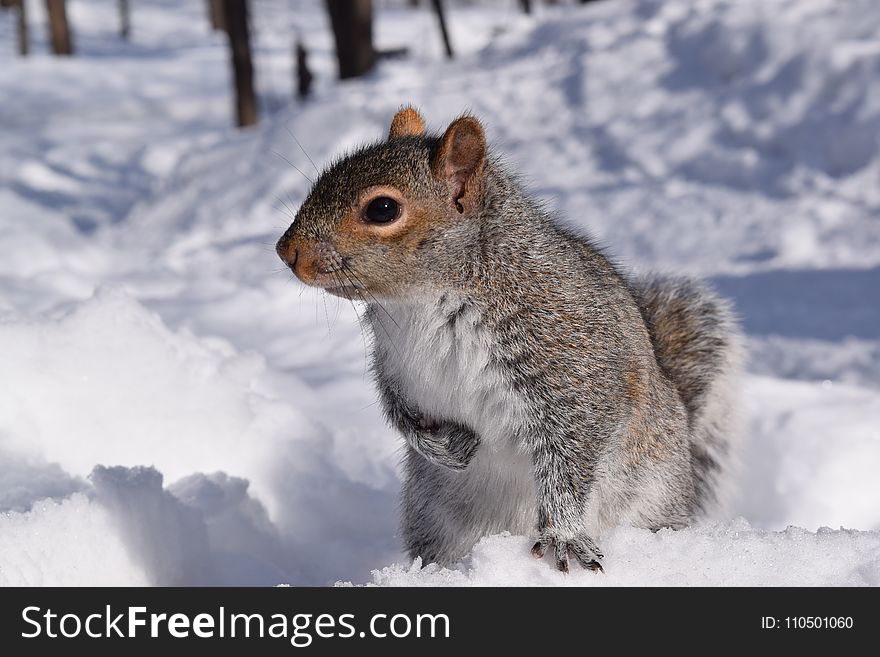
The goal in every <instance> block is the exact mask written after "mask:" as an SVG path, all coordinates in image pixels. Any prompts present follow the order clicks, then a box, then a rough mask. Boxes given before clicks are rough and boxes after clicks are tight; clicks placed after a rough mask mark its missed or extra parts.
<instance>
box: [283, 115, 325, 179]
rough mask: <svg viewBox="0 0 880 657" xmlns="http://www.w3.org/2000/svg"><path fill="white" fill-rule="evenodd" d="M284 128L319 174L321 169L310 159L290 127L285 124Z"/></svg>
mask: <svg viewBox="0 0 880 657" xmlns="http://www.w3.org/2000/svg"><path fill="white" fill-rule="evenodd" d="M284 129H285V130H287V134H289V135H290V136H291V137H293V141H295V142H296V145H297V146H299V150H301V151H302V152H303V155H305V156H306V158H307V159H308V161H309V162H311V163H312V166H313V167H314V168H315V173H317V174H318V175H321V171H320V170H319V169H318V166H317V165H316V164H315V162H314V160H312V158H311V157H309V154H308V153H306V149H305V148H303V146H302V144H300V143H299V139H297V138H296V135H295V134H293V132H292V131H291V129H290V128H288V127H287V126H284Z"/></svg>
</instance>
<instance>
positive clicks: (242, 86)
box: [223, 0, 257, 128]
mask: <svg viewBox="0 0 880 657" xmlns="http://www.w3.org/2000/svg"><path fill="white" fill-rule="evenodd" d="M223 18H224V21H225V23H226V33H227V34H228V35H229V51H230V53H231V54H232V71H233V74H234V77H235V106H236V112H237V116H238V125H239V126H240V127H242V128H243V127H245V126H249V125H254V124H255V123H256V122H257V96H256V94H255V93H254V67H253V64H252V63H251V40H250V33H249V30H248V7H247V0H223Z"/></svg>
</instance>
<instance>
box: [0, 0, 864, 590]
mask: <svg viewBox="0 0 880 657" xmlns="http://www.w3.org/2000/svg"><path fill="white" fill-rule="evenodd" d="M407 103H413V104H415V105H416V106H418V107H419V108H420V109H421V111H422V113H423V115H424V116H425V118H426V119H427V121H428V123H429V129H431V130H434V131H438V132H439V131H441V130H442V129H443V128H444V127H445V125H446V124H447V123H448V122H449V121H450V120H452V119H453V118H454V117H455V116H457V115H458V114H460V113H461V112H463V111H470V112H473V113H475V114H476V115H477V116H479V117H480V118H481V119H482V120H483V122H484V124H485V125H486V128H487V132H488V134H489V137H490V139H491V141H492V144H493V145H494V148H495V149H496V150H497V152H498V153H500V154H503V156H504V157H505V159H506V160H507V161H508V163H509V165H510V166H511V167H512V168H514V169H516V170H518V171H520V172H521V173H522V174H523V179H524V181H525V184H526V185H527V186H528V188H529V189H530V190H531V191H532V192H533V193H534V194H535V195H536V196H538V197H540V198H541V199H543V200H545V201H546V202H547V204H548V207H550V208H551V209H552V210H553V211H554V212H556V213H557V214H558V216H559V218H560V221H564V222H570V223H571V224H573V225H575V226H577V227H578V229H579V230H584V231H587V232H589V233H590V234H592V235H593V236H594V237H595V238H596V239H597V240H598V241H599V242H600V243H601V244H602V245H603V246H605V247H606V248H607V249H608V251H609V252H610V253H611V254H613V255H614V256H615V258H616V259H617V261H618V262H620V263H621V265H622V266H624V267H625V268H627V269H630V270H637V271H645V270H659V271H664V272H667V273H676V274H688V275H697V276H702V277H706V278H708V279H709V280H710V281H711V282H712V284H714V285H715V287H716V288H718V290H719V291H720V292H722V293H723V294H725V295H727V296H729V297H731V298H732V299H733V300H734V301H735V303H736V306H737V309H738V312H739V314H740V316H741V318H742V322H743V325H744V327H745V330H746V332H747V334H748V348H749V361H748V364H747V374H746V376H745V378H744V381H743V385H742V398H743V409H744V410H743V425H744V434H745V440H744V443H745V444H744V449H743V459H742V461H743V464H742V469H741V473H740V475H739V476H738V479H737V480H736V481H735V482H734V487H733V488H734V490H733V492H732V499H731V504H730V508H729V509H728V514H727V516H726V518H728V519H729V518H734V517H737V516H742V518H744V520H740V521H737V522H738V523H739V524H736V523H734V524H729V522H728V520H724V519H722V522H723V523H727V524H721V525H719V526H718V527H717V528H716V529H715V530H713V531H714V532H715V533H712V532H708V533H704V534H699V536H697V538H699V539H700V540H701V541H702V542H699V541H697V540H696V539H695V538H694V537H693V536H692V535H690V534H688V533H687V532H684V533H680V534H677V535H676V536H673V537H672V538H665V539H662V540H666V541H671V542H672V543H670V545H671V546H672V547H670V546H669V545H667V546H666V547H667V548H668V549H670V550H673V552H672V553H671V555H672V556H671V557H670V554H667V555H666V556H667V557H670V558H667V559H665V563H666V564H667V565H666V566H665V571H664V573H662V574H658V573H656V572H654V571H653V570H652V569H650V568H648V567H647V566H643V565H641V561H640V560H639V559H638V558H637V557H638V555H640V554H643V553H645V551H650V550H651V549H653V548H652V547H651V546H652V545H654V544H653V543H652V542H651V541H653V540H655V539H653V538H651V535H647V536H642V535H641V534H639V533H634V534H625V535H623V534H621V535H620V536H619V537H618V538H614V537H612V538H610V539H608V540H609V541H610V545H611V546H612V548H613V547H614V546H615V545H616V549H610V550H609V545H608V544H606V552H608V553H609V554H617V555H619V556H618V557H613V556H610V557H609V558H610V559H614V558H618V559H622V560H624V561H626V560H627V559H629V558H630V557H632V559H631V562H629V561H626V563H627V567H626V568H625V569H624V568H619V569H618V572H622V571H623V570H625V571H626V573H627V576H628V577H629V578H630V579H628V580H626V583H630V584H640V583H657V582H660V581H661V580H658V579H657V578H663V577H666V578H669V583H686V582H694V581H697V582H702V583H707V580H699V579H698V580H694V579H693V577H694V574H693V573H694V571H695V569H694V568H693V566H694V561H695V560H697V561H700V562H701V563H702V565H703V566H704V567H703V568H701V569H698V570H699V572H701V573H703V575H702V576H705V577H710V579H709V580H708V582H716V583H718V582H721V583H724V582H727V583H730V582H731V581H733V580H731V579H730V578H731V577H733V578H734V580H735V581H737V582H740V583H742V582H747V583H748V582H751V583H773V582H777V583H804V582H805V580H803V579H798V580H785V579H784V577H785V572H786V570H785V569H784V568H782V569H780V568H779V567H778V561H773V559H775V558H777V557H778V556H779V555H778V554H777V553H775V552H772V550H775V549H777V547H778V546H779V545H788V544H789V543H791V544H792V545H794V544H797V545H805V544H807V543H809V542H810V541H814V540H818V539H817V538H816V537H817V535H815V534H806V533H804V534H803V535H801V534H788V533H783V534H768V533H767V532H770V531H776V530H783V529H784V528H785V527H786V526H788V525H797V526H799V527H802V528H804V529H806V530H808V531H809V532H815V531H816V530H817V529H818V528H820V527H822V526H831V527H834V528H835V529H837V528H840V527H841V526H843V527H846V528H852V529H857V530H874V531H876V530H878V529H880V488H878V485H877V482H876V473H877V472H878V471H880V291H878V290H880V141H878V135H880V5H878V3H877V2H876V0H772V1H769V2H768V1H766V0H594V1H592V2H585V3H582V2H575V1H571V0H569V1H568V2H566V1H565V0H559V1H558V2H542V1H539V0H532V1H531V2H525V1H515V0H471V1H466V0H441V1H431V0H420V1H416V2H412V1H409V0H373V1H372V2H371V1H370V0H328V1H326V2H323V1H319V0H297V1H294V0H183V1H178V2H172V1H170V0H128V1H114V0H66V1H65V0H23V1H22V0H2V1H0V513H2V515H0V583H5V584H83V583H88V584H99V583H108V584H120V583H121V584H136V583H148V584H214V583H227V584H243V583H246V584H273V583H279V582H289V583H308V584H326V583H332V582H334V581H337V580H351V581H354V582H364V581H368V580H370V578H371V575H370V571H371V569H377V568H381V567H383V566H386V565H388V564H391V563H394V562H400V563H404V564H405V559H404V557H403V555H402V554H401V552H400V546H399V543H398V539H397V536H396V531H397V529H396V527H397V518H396V495H397V489H398V485H399V483H398V460H399V457H400V443H399V439H398V438H397V437H396V436H395V435H394V433H393V432H392V431H390V430H389V429H388V428H387V427H386V426H385V424H384V422H383V421H382V418H381V417H380V413H379V410H378V408H377V407H376V403H375V393H374V391H373V388H372V385H371V381H370V376H369V372H368V362H367V356H366V350H367V347H368V340H369V337H368V336H364V335H362V334H361V331H360V327H359V318H358V313H359V312H362V309H361V308H357V307H353V306H351V305H349V304H347V303H346V302H344V301H342V300H339V299H335V298H325V297H323V296H322V295H321V294H320V293H318V292H316V291H315V290H312V289H306V288H304V287H303V286H301V285H300V284H299V283H298V282H297V281H294V280H292V276H291V275H290V273H289V272H287V271H286V270H285V269H284V268H283V266H282V264H281V262H280V261H278V259H277V257H276V255H275V253H274V243H275V241H276V240H277V238H278V237H279V236H280V235H281V233H282V232H283V231H284V230H285V229H286V227H287V226H288V225H289V223H290V221H291V220H292V215H293V214H294V213H295V211H296V209H297V207H298V205H299V203H300V202H301V201H302V199H303V198H304V196H305V194H306V193H307V192H308V189H309V186H310V184H311V183H310V181H311V180H313V179H314V178H315V176H316V175H318V171H319V170H320V169H322V168H323V167H324V166H326V165H327V164H329V163H330V162H331V161H332V160H333V159H334V158H335V157H338V156H339V155H340V154H342V153H344V152H345V151H346V150H348V149H351V148H353V147H355V146H357V145H359V144H363V143H366V142H369V141H373V140H376V139H381V138H382V137H383V136H384V135H385V134H387V130H388V126H389V124H390V120H391V118H392V116H393V114H394V112H395V111H396V110H397V108H398V107H399V106H400V105H401V104H407ZM707 531H708V530H707ZM744 532H745V533H748V532H754V534H750V535H753V536H754V537H755V541H756V542H755V544H754V546H752V547H751V548H750V549H751V550H752V552H751V553H750V554H752V555H756V554H757V555H759V556H753V558H752V560H751V561H749V562H748V563H746V564H744V565H743V570H742V572H739V571H736V569H735V568H733V569H731V568H732V566H731V564H730V562H729V560H728V559H727V557H728V556H729V554H730V549H731V546H732V545H735V544H734V543H732V542H731V541H734V538H733V537H740V536H743V535H744ZM780 536H781V537H782V538H779V537H780ZM804 536H806V538H804ZM834 536H836V537H837V538H834V539H833V540H835V541H840V543H839V544H838V543H835V544H834V545H835V546H837V547H835V550H839V552H837V554H838V557H839V558H838V559H837V560H836V561H835V565H834V566H833V567H827V568H826V567H823V568H821V569H815V568H809V569H807V568H805V569H804V571H803V572H801V573H799V575H798V576H799V577H803V578H810V577H830V578H833V579H832V581H834V582H836V583H841V582H844V583H864V582H866V581H867V582H868V583H872V582H873V583H875V584H880V565H878V563H880V562H877V560H876V557H870V558H868V557H864V559H868V561H867V562H869V563H872V564H873V566H871V567H867V566H865V563H866V562H865V561H864V559H862V557H863V556H864V555H865V554H868V553H869V552H870V550H875V549H876V547H877V546H876V545H875V543H876V542H877V540H878V539H877V538H876V534H875V533H871V534H869V533H861V534H860V533H858V532H856V533H853V534H852V536H853V537H854V538H851V539H850V538H846V537H849V536H850V534H834ZM773 537H776V538H773ZM799 537H800V538H799ZM866 537H867V538H866ZM510 540H515V539H510ZM657 540H660V539H657ZM737 540H738V539H737ZM827 540H832V539H831V538H829V539H827ZM615 541H616V542H615ZM860 541H861V542H860ZM866 541H867V543H866ZM871 541H874V543H871ZM810 544H811V543H810ZM868 544H870V545H869V547H870V546H873V547H870V550H869V549H868V547H864V546H865V545H868ZM505 545H506V544H503V541H502V544H498V545H496V544H495V543H492V544H491V545H490V547H489V548H487V549H486V550H484V552H483V553H481V554H482V560H479V559H478V560H476V561H475V563H479V564H482V565H480V566H479V567H480V568H489V570H490V571H491V568H490V567H489V566H486V564H487V563H488V564H492V563H502V564H508V565H509V567H508V570H509V571H511V572H520V571H519V570H518V569H520V568H522V569H525V566H523V565H522V564H519V563H518V562H516V563H514V561H515V557H512V556H510V555H509V554H508V551H505V550H507V548H506V547H505ZM517 545H518V544H517ZM823 545H825V544H823ZM699 546H702V547H699ZM768 546H770V547H768ZM772 546H777V547H772ZM858 546H863V547H858ZM780 549H781V548H780ZM792 549H794V548H792ZM823 549H827V547H826V548H823ZM674 550H679V552H677V553H676V552H675V551H674ZM761 550H769V552H767V553H766V554H765V553H764V552H761ZM847 550H849V552H848V551H847ZM859 550H862V551H861V552H860V551H859ZM512 553H515V554H519V552H518V551H517V550H514V551H513V552H512ZM871 554H873V552H871ZM760 555H763V556H760ZM774 555H775V556H774ZM859 555H862V557H860V556H859ZM860 559H861V560H860ZM715 560H717V561H715ZM789 561H791V562H794V561H796V559H794V558H792V559H790V560H789ZM805 563H806V562H805ZM510 564H513V565H510ZM713 564H715V565H717V570H712V567H713ZM611 565H612V566H613V563H612V564H611ZM470 567H471V568H478V566H474V565H473V564H471V566H470ZM400 568H403V570H400V569H399V568H398V570H393V569H392V571H388V569H386V570H385V571H381V572H379V573H378V574H377V573H374V574H373V575H372V578H373V580H374V581H377V582H380V583H382V582H386V583H387V582H388V581H389V580H388V573H389V572H392V573H398V574H400V573H404V574H405V573H406V572H407V568H408V566H407V565H404V566H402V567H400ZM606 570H607V571H613V570H614V569H613V568H609V567H608V566H606ZM467 572H471V571H467ZM521 572H526V571H525V570H522V571H521ZM707 572H708V573H712V572H714V573H715V575H712V576H709V575H705V573H707ZM383 573H384V574H383ZM528 573H530V574H529V575H524V577H534V578H538V579H536V580H534V581H541V582H543V583H548V582H549V581H550V580H547V581H545V580H542V579H540V578H543V577H550V575H547V574H545V573H543V571H540V572H539V571H535V572H532V571H531V570H530V571H528ZM535 573H538V574H535ZM469 576H470V575H468V577H469ZM401 577H403V576H402V575H401ZM711 577H717V579H715V580H712V579H711ZM725 577H726V578H728V579H725ZM750 577H751V578H752V579H749V578H750ZM383 578H384V579H383ZM737 578H739V579H737ZM774 578H777V579H774ZM778 578H783V579H778ZM872 578H873V579H872ZM404 579H405V578H404ZM479 581H484V582H485V581H494V580H479ZM515 581H516V580H515ZM622 581H623V580H616V579H614V578H613V577H612V576H609V578H608V582H610V583H615V582H617V583H620V582H622ZM821 581H825V580H821ZM395 582H397V583H400V580H395ZM817 582H820V580H817ZM435 583H436V582H435Z"/></svg>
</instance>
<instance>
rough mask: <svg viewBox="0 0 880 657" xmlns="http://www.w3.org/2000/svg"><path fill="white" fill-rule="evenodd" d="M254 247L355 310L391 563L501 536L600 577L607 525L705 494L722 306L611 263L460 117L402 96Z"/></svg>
mask: <svg viewBox="0 0 880 657" xmlns="http://www.w3.org/2000/svg"><path fill="white" fill-rule="evenodd" d="M276 250H277V252H278V254H279V256H280V257H281V259H282V260H283V261H284V262H285V263H286V264H287V265H288V266H289V267H290V268H291V269H292V270H293V272H294V273H295V275H296V276H297V277H298V278H299V279H300V280H301V281H302V282H304V283H306V284H308V285H312V286H317V287H319V288H323V289H324V290H326V291H327V292H329V293H330V294H333V295H336V296H339V297H343V298H346V299H350V300H357V301H363V302H365V304H366V313H365V317H366V322H365V324H367V325H368V326H369V328H370V330H371V333H372V337H373V340H372V362H373V367H372V370H373V373H374V377H375V381H376V384H377V386H378V390H379V393H380V396H381V402H382V407H383V410H384V413H385V416H386V417H387V420H388V421H389V423H390V424H391V425H393V426H394V427H395V428H396V429H397V430H398V431H399V432H400V433H401V434H402V435H403V437H404V438H405V440H406V445H407V447H406V454H405V456H404V462H403V468H404V480H403V484H402V493H401V494H402V504H401V507H402V537H403V540H404V542H405V545H406V548H407V549H408V551H409V554H410V556H411V557H412V558H416V557H421V559H422V563H423V564H427V563H430V562H436V563H439V564H441V565H448V564H451V563H455V562H456V561H459V560H460V559H461V558H463V557H464V556H466V555H467V554H468V552H469V551H470V549H471V548H472V547H473V546H474V544H475V543H476V542H477V541H478V540H479V539H480V538H482V537H483V536H486V535H489V534H493V533H499V532H503V531H509V532H511V533H513V534H526V535H529V534H531V535H532V536H533V537H534V539H535V543H534V547H533V548H532V554H533V555H534V556H536V557H538V558H540V557H543V556H544V555H545V554H547V555H548V556H550V557H551V558H552V559H553V563H554V565H555V567H556V568H557V569H558V570H561V571H563V572H568V570H569V560H570V558H574V559H575V560H576V561H577V562H578V563H579V564H580V565H581V566H582V567H584V568H586V569H589V570H593V571H601V570H603V567H602V559H603V555H602V552H601V550H600V548H599V546H598V545H597V543H596V540H597V539H598V538H599V537H601V536H602V535H603V533H604V532H605V531H606V530H608V529H610V528H611V527H614V526H616V525H618V524H629V525H632V526H636V527H643V528H649V529H651V530H655V531H656V530H659V529H661V528H664V527H669V528H674V529H675V528H682V527H685V526H686V525H688V524H689V523H691V522H692V521H693V520H695V519H696V518H698V517H700V516H701V515H702V514H705V513H706V512H708V511H709V510H711V509H713V508H715V507H716V506H717V504H718V502H719V497H720V491H721V489H722V485H723V482H724V479H725V476H726V475H727V474H728V471H729V470H730V469H731V467H732V465H733V463H734V462H735V451H736V450H735V448H736V444H737V440H736V436H737V431H736V413H735V410H736V408H735V407H736V403H735V397H736V395H735V384H736V379H737V374H738V369H739V362H740V352H741V344H742V339H741V335H740V332H739V330H738V327H737V324H736V321H735V319H734V317H733V312H732V309H731V307H730V305H729V304H728V303H727V302H726V301H724V300H722V299H720V298H718V297H717V296H715V295H714V293H713V292H712V291H710V290H709V289H708V288H706V287H705V286H704V285H702V284H700V283H697V282H693V281H690V280H686V279H674V278H659V277H652V278H642V279H637V278H634V277H630V276H628V275H626V274H624V273H623V272H622V271H621V270H620V269H619V268H618V267H617V266H616V265H615V264H613V263H612V261H611V260H610V259H609V258H608V257H607V256H606V255H604V254H603V252H602V251H601V250H600V249H599V248H598V247H597V246H595V245H594V244H593V243H592V242H591V241H590V240H589V239H588V238H587V237H585V236H582V235H580V234H577V233H576V232H575V231H574V230H573V229H570V228H567V227H564V226H563V225H561V224H560V223H559V222H558V221H556V220H555V219H554V217H553V216H552V215H551V214H550V213H549V212H548V211H547V210H546V209H545V208H544V206H542V205H541V204H540V203H539V202H537V201H536V200H534V199H532V198H530V197H529V196H528V194H527V193H526V192H525V191H524V190H523V187H522V185H521V183H520V182H519V181H518V179H517V177H516V176H515V175H513V174H511V173H510V172H509V171H508V170H507V168H506V167H505V165H504V164H503V163H502V161H501V160H500V159H499V158H498V157H496V156H495V155H493V154H492V153H491V152H490V150H489V148H488V145H487V141H486V136H485V132H484V130H483V127H482V125H481V123H480V122H479V120H478V119H477V118H475V117H473V116H470V115H463V116H461V117H459V118H457V119H456V120H454V121H453V122H452V123H451V124H450V125H449V126H448V127H447V129H446V130H445V132H444V133H443V134H442V135H441V136H438V135H431V134H426V131H425V122H424V120H423V118H422V117H421V115H420V114H419V113H418V112H417V111H416V110H415V109H413V108H412V107H405V108H402V109H401V110H400V111H399V112H398V113H397V114H396V116H395V117H394V119H393V121H392V123H391V129H390V132H389V135H388V138H387V140H384V141H380V142H378V143H375V144H372V145H368V146H365V147H363V148H360V149H359V150H356V151H355V152H353V153H351V154H348V155H346V156H344V157H343V158H342V159H340V160H338V161H336V162H335V163H333V164H332V165H331V166H329V167H328V168H327V169H326V170H325V172H324V173H322V174H321V175H320V176H319V178H318V179H317V180H316V181H315V183H314V185H313V187H312V189H311V191H310V192H309V194H308V195H307V197H306V199H305V201H304V202H303V204H302V206H301V207H300V208H299V210H298V211H297V213H296V216H295V219H294V221H293V223H292V224H291V226H290V227H289V228H288V229H287V231H286V232H285V233H284V235H283V236H282V237H281V238H280V240H279V241H278V244H277V249H276Z"/></svg>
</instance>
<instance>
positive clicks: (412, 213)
mask: <svg viewBox="0 0 880 657" xmlns="http://www.w3.org/2000/svg"><path fill="white" fill-rule="evenodd" d="M486 162H487V150H486V137H485V134H484V132H483V128H482V126H481V125H480V122H479V121H477V119H475V118H474V117H472V116H462V117H460V118H458V119H456V120H455V121H453V122H452V123H451V124H450V125H449V127H448V128H447V129H446V132H445V133H444V134H443V135H442V136H441V137H436V136H428V135H425V123H424V120H423V119H422V117H421V116H420V115H419V113H418V112H417V111H416V110H414V109H413V108H412V107H406V108H404V109H401V110H400V111H399V112H398V113H397V114H396V115H395V117H394V120H393V121H392V123H391V130H390V132H389V134H388V139H387V140H386V141H382V142H379V143H377V144H373V145H371V146H367V147H364V148H361V149H360V150H358V151H356V152H355V153H353V154H351V155H348V156H346V157H344V158H343V159H341V160H340V161H338V162H336V163H335V164H333V165H332V166H331V167H330V168H329V169H327V170H326V171H325V172H324V173H322V174H321V175H320V177H319V178H318V180H317V181H316V182H315V184H314V185H313V187H312V189H311V191H310V192H309V195H308V196H307V197H306V200H305V201H304V202H303V204H302V206H301V207H300V209H299V211H298V212H297V213H296V218H295V219H294V221H293V224H291V226H290V228H288V229H287V231H286V232H285V233H284V235H283V236H282V237H281V239H280V240H278V244H277V246H276V250H277V252H278V255H279V256H280V257H281V259H282V260H283V261H284V262H285V263H286V264H287V265H288V266H289V267H290V268H291V269H292V270H293V272H294V273H295V274H296V276H297V277H298V278H299V279H300V280H301V281H303V282H304V283H306V284H307V285H313V286H316V287H320V288H323V289H325V290H327V291H328V292H330V293H331V294H335V295H337V296H341V297H345V298H349V299H363V300H367V299H369V298H371V297H376V298H380V299H382V298H385V299H393V298H399V297H403V296H405V295H408V294H411V293H413V292H415V293H418V292H419V290H421V289H424V288H425V287H427V286H430V285H431V284H432V283H433V282H435V279H436V275H437V267H436V266H435V265H436V264H437V262H438V261H439V260H438V259H441V260H442V258H443V257H444V256H445V257H446V259H447V261H448V259H449V256H450V254H449V253H448V249H447V248H446V247H447V246H448V240H450V238H451V236H452V235H454V234H455V233H461V232H462V231H466V226H467V225H473V223H474V221H475V220H476V219H477V218H478V215H479V211H480V207H481V204H482V199H483V191H484V184H483V183H484V178H485V170H486Z"/></svg>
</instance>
